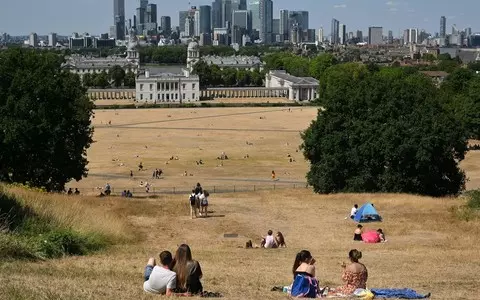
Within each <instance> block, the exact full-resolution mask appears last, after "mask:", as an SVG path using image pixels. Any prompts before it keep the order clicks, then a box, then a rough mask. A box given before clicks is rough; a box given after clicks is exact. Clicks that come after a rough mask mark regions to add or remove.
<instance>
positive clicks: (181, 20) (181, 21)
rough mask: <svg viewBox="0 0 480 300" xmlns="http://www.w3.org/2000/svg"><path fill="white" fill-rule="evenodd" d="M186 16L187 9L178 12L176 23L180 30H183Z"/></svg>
mask: <svg viewBox="0 0 480 300" xmlns="http://www.w3.org/2000/svg"><path fill="white" fill-rule="evenodd" d="M187 17H188V11H186V10H183V11H179V12H178V23H179V27H180V32H185V20H186V19H187Z"/></svg>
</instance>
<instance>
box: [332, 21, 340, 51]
mask: <svg viewBox="0 0 480 300" xmlns="http://www.w3.org/2000/svg"><path fill="white" fill-rule="evenodd" d="M330 42H331V43H332V44H333V45H337V44H339V43H340V22H339V21H338V20H337V19H332V32H331V37H330Z"/></svg>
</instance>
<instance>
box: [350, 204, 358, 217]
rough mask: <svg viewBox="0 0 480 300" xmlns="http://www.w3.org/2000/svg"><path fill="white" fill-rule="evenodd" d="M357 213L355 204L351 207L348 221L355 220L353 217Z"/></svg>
mask: <svg viewBox="0 0 480 300" xmlns="http://www.w3.org/2000/svg"><path fill="white" fill-rule="evenodd" d="M357 211H358V204H355V205H354V206H353V207H352V210H351V211H350V219H352V220H353V219H354V218H355V215H356V214H357Z"/></svg>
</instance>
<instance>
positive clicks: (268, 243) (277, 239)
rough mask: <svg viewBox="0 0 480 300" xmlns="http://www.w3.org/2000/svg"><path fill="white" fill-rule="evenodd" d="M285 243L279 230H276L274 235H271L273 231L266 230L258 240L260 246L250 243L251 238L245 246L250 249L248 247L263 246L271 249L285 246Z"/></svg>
mask: <svg viewBox="0 0 480 300" xmlns="http://www.w3.org/2000/svg"><path fill="white" fill-rule="evenodd" d="M286 247H287V243H285V238H284V237H283V234H282V233H281V232H280V231H277V233H276V234H275V236H273V231H272V230H269V231H268V232H267V236H266V237H264V238H262V240H261V242H260V247H259V246H257V245H254V244H253V243H252V240H249V241H248V242H247V243H246V245H245V248H247V249H250V248H264V249H272V248H286Z"/></svg>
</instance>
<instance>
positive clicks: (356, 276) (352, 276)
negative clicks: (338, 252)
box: [331, 249, 368, 296]
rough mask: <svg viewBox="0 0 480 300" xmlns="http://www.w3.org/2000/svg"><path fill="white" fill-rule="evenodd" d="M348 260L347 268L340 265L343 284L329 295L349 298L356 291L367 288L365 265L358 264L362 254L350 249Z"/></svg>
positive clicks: (344, 265)
mask: <svg viewBox="0 0 480 300" xmlns="http://www.w3.org/2000/svg"><path fill="white" fill-rule="evenodd" d="M348 258H349V259H350V264H349V265H348V266H347V265H346V264H345V263H343V264H342V268H343V269H344V271H343V274H342V280H343V282H344V283H345V284H344V285H343V286H341V287H338V288H336V289H334V290H332V291H331V294H334V295H337V296H350V295H352V294H353V292H354V291H355V290H356V289H366V288H367V279H368V271H367V268H366V267H365V265H364V264H362V263H360V262H359V260H360V259H361V258H362V252H360V251H358V250H357V249H352V250H350V252H349V253H348Z"/></svg>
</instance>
